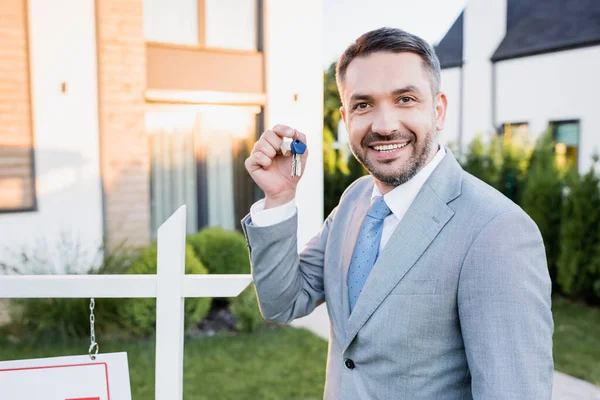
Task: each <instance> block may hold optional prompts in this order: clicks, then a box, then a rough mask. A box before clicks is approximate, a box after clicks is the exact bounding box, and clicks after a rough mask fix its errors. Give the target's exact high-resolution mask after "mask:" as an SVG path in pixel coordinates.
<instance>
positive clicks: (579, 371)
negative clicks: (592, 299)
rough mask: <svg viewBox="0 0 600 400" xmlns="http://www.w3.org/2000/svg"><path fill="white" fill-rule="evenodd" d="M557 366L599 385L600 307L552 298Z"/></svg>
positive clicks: (555, 365)
mask: <svg viewBox="0 0 600 400" xmlns="http://www.w3.org/2000/svg"><path fill="white" fill-rule="evenodd" d="M552 311H553V314H554V367H555V368H556V369H557V370H558V371H561V372H564V373H566V374H569V375H572V376H575V377H577V378H580V379H583V380H586V381H588V382H591V383H593V384H595V385H597V386H600V308H591V307H586V306H584V305H582V304H580V303H574V302H570V301H568V300H566V299H564V298H560V297H557V298H554V299H553V300H552Z"/></svg>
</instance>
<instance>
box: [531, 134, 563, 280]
mask: <svg viewBox="0 0 600 400" xmlns="http://www.w3.org/2000/svg"><path fill="white" fill-rule="evenodd" d="M562 191H563V183H562V177H561V176H560V173H559V171H558V168H557V165H556V158H555V156H554V141H553V140H552V136H551V135H549V134H545V135H543V136H542V137H541V138H540V140H539V141H538V143H537V146H536V148H535V150H534V151H533V153H532V155H531V158H530V161H529V168H528V171H527V176H526V178H525V180H524V183H523V193H522V201H521V204H522V207H523V209H524V210H525V212H526V213H527V214H529V216H530V217H531V218H532V219H533V220H534V221H535V223H536V224H537V226H538V228H539V229H540V232H541V234H542V237H543V238H544V246H545V248H546V258H547V259H548V268H549V271H550V277H551V278H552V282H553V283H554V286H555V289H556V275H557V261H558V255H559V254H560V221H561V209H562Z"/></svg>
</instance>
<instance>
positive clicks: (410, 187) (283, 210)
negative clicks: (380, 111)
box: [250, 146, 446, 251]
mask: <svg viewBox="0 0 600 400" xmlns="http://www.w3.org/2000/svg"><path fill="white" fill-rule="evenodd" d="M445 155H446V150H445V149H444V147H443V146H440V148H439V150H438V152H437V153H436V155H435V157H434V158H433V160H431V162H429V164H427V165H426V166H425V167H423V169H421V171H419V172H418V173H417V174H416V175H415V176H414V177H412V179H410V180H409V181H408V182H405V183H403V184H402V185H400V186H397V187H395V188H394V189H393V190H391V191H389V192H388V193H387V194H385V195H384V196H383V198H384V200H385V203H386V204H387V206H388V207H389V208H390V210H391V211H392V214H390V215H389V216H387V217H386V218H385V219H384V220H383V232H382V234H381V242H380V244H379V251H381V250H383V248H384V246H385V245H386V243H387V242H388V240H389V238H390V237H391V236H392V233H393V232H394V230H395V229H396V227H397V226H398V224H399V223H400V220H402V217H404V214H406V211H407V210H408V208H409V207H410V205H411V204H412V202H413V201H414V200H415V197H417V194H418V193H419V191H420V190H421V188H422V187H423V185H424V184H425V181H426V180H427V178H429V176H430V175H431V173H432V172H433V170H434V169H435V167H437V166H438V165H439V163H440V162H441V161H442V159H443V158H444V156H445ZM376 196H381V192H380V191H379V189H378V188H377V185H374V186H373V193H372V194H371V199H372V198H374V197H376ZM264 206H265V201H264V199H261V200H259V201H257V202H256V203H254V204H253V205H252V207H251V208H250V217H251V218H252V223H253V224H254V225H256V226H270V225H275V224H277V223H279V222H283V221H285V220H286V219H288V218H291V217H293V216H294V214H295V213H296V199H293V200H292V201H290V202H288V203H286V204H283V205H281V206H278V207H274V208H269V209H266V210H265V209H264Z"/></svg>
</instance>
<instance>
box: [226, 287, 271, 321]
mask: <svg viewBox="0 0 600 400" xmlns="http://www.w3.org/2000/svg"><path fill="white" fill-rule="evenodd" d="M230 310H231V312H232V313H233V315H235V317H236V318H237V322H236V324H235V328H236V329H237V330H238V331H240V332H254V331H256V330H257V329H258V328H259V327H260V326H261V324H262V323H263V322H264V318H263V316H262V314H261V313H260V308H259V306H258V300H257V299H256V290H255V287H254V283H251V284H250V285H249V286H248V287H247V288H246V289H245V290H244V291H243V292H242V293H240V295H239V296H238V297H236V298H234V299H233V300H231V305H230Z"/></svg>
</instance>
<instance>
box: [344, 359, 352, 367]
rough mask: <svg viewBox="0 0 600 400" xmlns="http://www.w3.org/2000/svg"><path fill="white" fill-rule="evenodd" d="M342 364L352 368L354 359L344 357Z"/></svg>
mask: <svg viewBox="0 0 600 400" xmlns="http://www.w3.org/2000/svg"><path fill="white" fill-rule="evenodd" d="M344 365H345V366H346V368H348V369H354V361H352V360H351V359H350V358H346V359H345V360H344Z"/></svg>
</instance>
